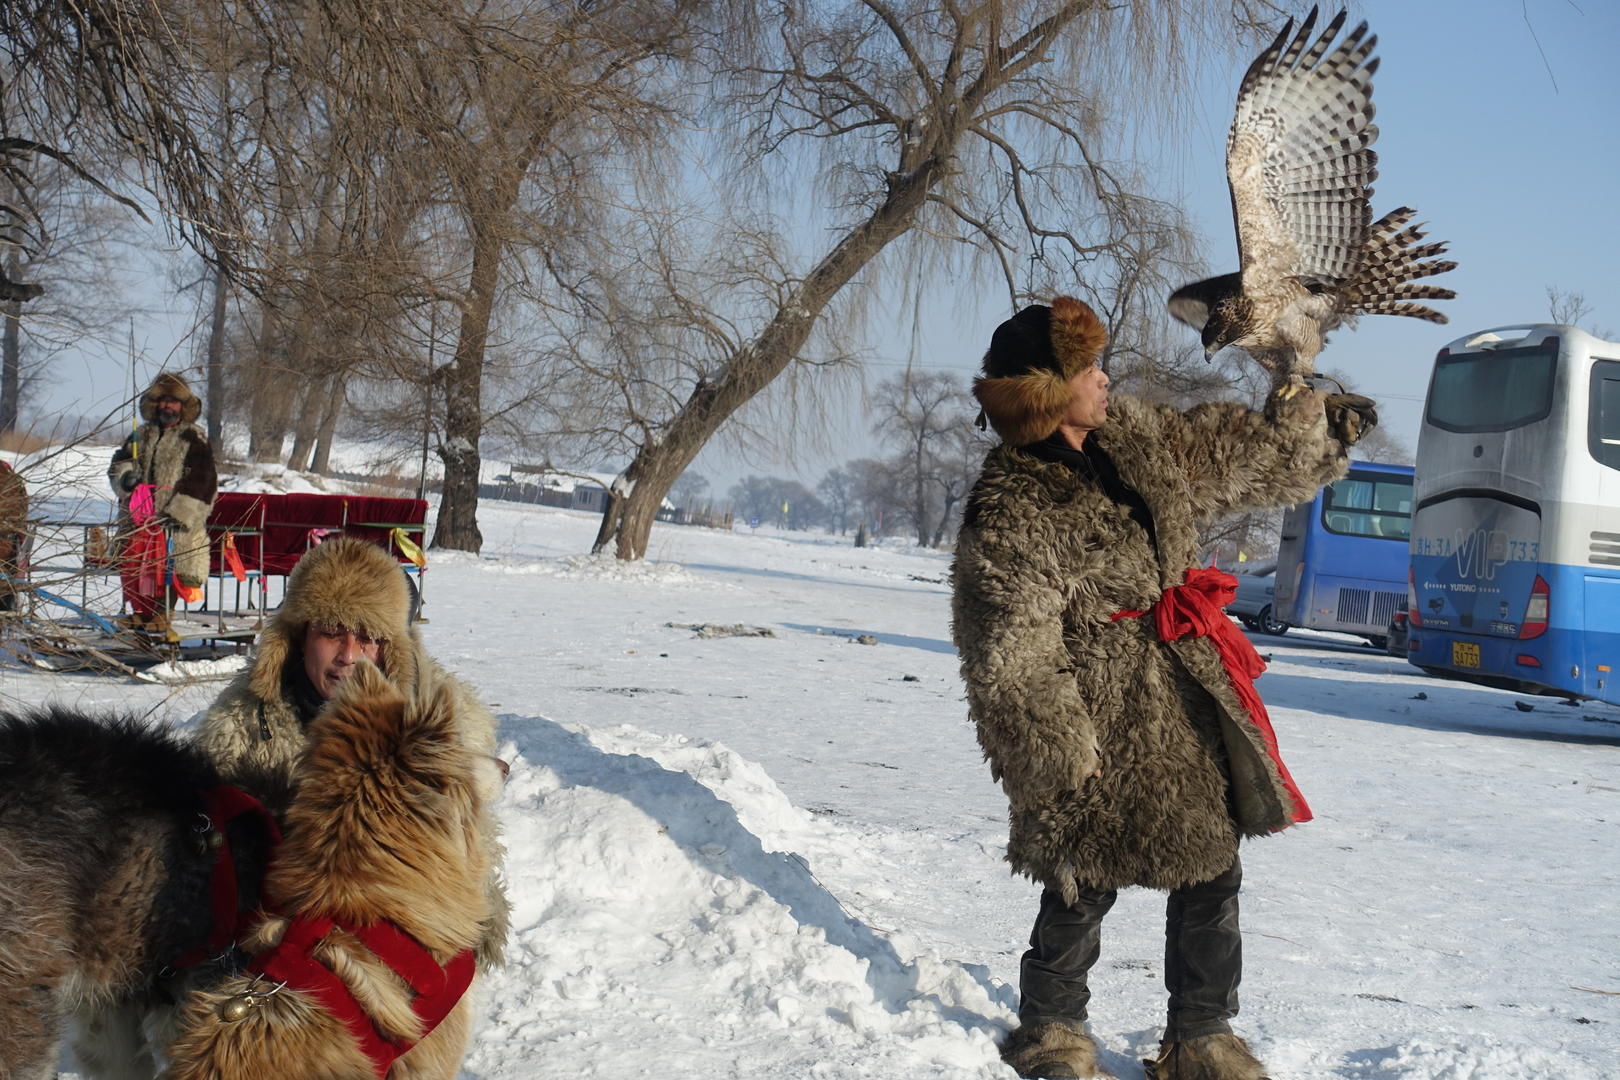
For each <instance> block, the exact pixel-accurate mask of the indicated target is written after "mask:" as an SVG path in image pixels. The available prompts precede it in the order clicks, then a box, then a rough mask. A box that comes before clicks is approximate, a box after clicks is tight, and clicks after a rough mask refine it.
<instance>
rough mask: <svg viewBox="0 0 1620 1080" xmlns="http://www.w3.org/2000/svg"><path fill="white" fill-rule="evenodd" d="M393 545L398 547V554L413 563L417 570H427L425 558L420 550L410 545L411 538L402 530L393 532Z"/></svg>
mask: <svg viewBox="0 0 1620 1080" xmlns="http://www.w3.org/2000/svg"><path fill="white" fill-rule="evenodd" d="M394 543H396V544H398V545H399V552H400V554H401V555H404V556H405V557H406V558H407V559H409V560H411V562H413V563H415V564H416V568H417V569H418V570H426V569H427V556H426V555H425V554H423V552H422V549H421V548H419V547H417V546H416V545H415V544H413V543H411V538H410V536H409V535H407V534H406V532H405V530H404V529H395V530H394Z"/></svg>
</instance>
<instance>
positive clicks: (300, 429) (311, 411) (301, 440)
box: [287, 375, 336, 472]
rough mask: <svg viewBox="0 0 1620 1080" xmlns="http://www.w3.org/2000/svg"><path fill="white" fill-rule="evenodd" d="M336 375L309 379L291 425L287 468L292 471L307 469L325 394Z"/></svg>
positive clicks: (323, 407)
mask: <svg viewBox="0 0 1620 1080" xmlns="http://www.w3.org/2000/svg"><path fill="white" fill-rule="evenodd" d="M335 380H336V376H333V375H323V376H321V377H320V378H318V379H311V380H310V381H309V388H308V390H306V391H305V393H304V396H303V400H302V401H301V402H300V403H299V408H298V422H297V423H296V424H295V425H294V426H293V445H292V451H291V452H290V453H288V455H287V468H289V469H291V470H293V471H294V472H305V471H307V470H308V469H309V457H310V454H312V453H313V452H314V450H315V440H316V437H317V435H318V434H319V432H320V427H321V414H322V413H323V412H324V411H325V409H326V402H327V396H328V395H329V394H331V392H332V383H333V382H334V381H335Z"/></svg>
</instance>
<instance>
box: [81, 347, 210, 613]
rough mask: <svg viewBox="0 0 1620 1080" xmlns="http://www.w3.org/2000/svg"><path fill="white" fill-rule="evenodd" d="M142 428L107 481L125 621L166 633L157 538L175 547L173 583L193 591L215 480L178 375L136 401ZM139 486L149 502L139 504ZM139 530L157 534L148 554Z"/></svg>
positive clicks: (201, 566) (199, 579) (165, 585)
mask: <svg viewBox="0 0 1620 1080" xmlns="http://www.w3.org/2000/svg"><path fill="white" fill-rule="evenodd" d="M140 412H141V420H142V423H141V425H140V426H139V427H137V428H136V429H135V431H134V433H132V434H131V435H130V436H129V438H127V439H125V440H124V443H123V445H122V446H120V447H119V448H118V449H117V450H116V451H115V452H114V453H113V459H112V464H111V465H110V466H109V467H108V469H107V479H108V481H109V482H110V483H111V484H112V489H113V493H114V494H115V495H117V497H118V504H119V509H118V532H119V537H120V545H121V556H122V557H121V562H122V565H121V571H122V576H123V579H124V598H125V599H126V600H127V601H128V602H129V606H130V618H131V622H132V623H133V624H134V625H135V626H136V627H138V628H141V629H145V630H148V631H151V632H153V633H157V634H163V635H166V634H168V633H169V600H168V597H169V582H168V581H167V580H166V576H167V575H166V571H165V565H164V562H165V555H164V552H163V550H162V549H163V546H164V545H163V539H164V537H163V532H164V530H167V532H168V537H169V540H170V541H172V544H173V554H174V576H175V577H176V578H178V579H179V580H180V583H181V584H182V585H185V586H188V587H190V588H197V587H199V586H201V585H202V583H203V582H204V581H205V580H206V579H207V577H208V512H209V511H210V510H211V509H213V505H214V495H215V492H216V491H217V490H218V486H219V479H218V474H217V472H216V470H215V468H214V452H213V450H212V449H211V448H210V447H209V445H208V438H207V436H205V435H204V434H203V432H202V429H201V428H199V427H198V426H197V423H196V421H197V417H198V416H199V415H201V413H202V402H201V401H200V400H199V399H198V397H197V395H196V394H194V393H192V392H191V387H189V386H187V385H186V381H185V380H184V379H182V378H180V376H178V375H174V374H170V373H169V372H164V373H163V374H161V375H159V376H158V377H157V378H155V379H153V380H152V385H151V386H149V387H147V388H146V392H145V393H143V394H142V395H141V400H140ZM143 485H145V490H146V493H147V494H148V495H149V498H139V499H138V498H137V496H138V495H140V494H141V489H142V486H143ZM143 528H150V529H153V530H155V532H152V533H150V534H149V535H151V536H153V537H155V541H156V550H155V551H150V552H149V551H146V550H145V549H144V546H143V544H142V540H143V539H144V536H143V535H142V533H141V531H140V530H142V529H143Z"/></svg>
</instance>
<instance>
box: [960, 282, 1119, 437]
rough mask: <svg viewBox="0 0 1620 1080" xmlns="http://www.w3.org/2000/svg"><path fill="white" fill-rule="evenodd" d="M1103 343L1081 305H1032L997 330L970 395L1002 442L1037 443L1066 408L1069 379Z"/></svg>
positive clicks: (1102, 332)
mask: <svg viewBox="0 0 1620 1080" xmlns="http://www.w3.org/2000/svg"><path fill="white" fill-rule="evenodd" d="M1106 344H1108V331H1107V330H1106V329H1105V328H1104V327H1103V324H1102V320H1101V319H1099V318H1097V313H1096V312H1094V311H1092V310H1091V308H1090V307H1089V306H1088V305H1087V304H1086V303H1085V302H1084V301H1081V300H1076V299H1075V298H1074V297H1072V296H1059V297H1058V298H1056V299H1055V300H1053V301H1052V306H1051V307H1046V306H1045V305H1043V304H1031V305H1030V306H1029V307H1027V308H1024V309H1023V310H1022V311H1020V312H1019V313H1018V314H1016V315H1014V316H1013V317H1012V318H1010V319H1008V320H1007V321H1006V322H1004V323H1002V324H1001V325H1000V326H998V327H996V332H995V333H994V334H993V335H991V337H990V349H989V351H988V352H986V353H985V354H984V374H983V375H981V376H979V377H978V378H977V379H974V380H973V396H974V397H976V398H978V399H979V404H980V405H981V406H983V408H984V415H985V417H986V418H987V419H988V420H989V421H990V426H991V427H993V428H995V429H996V434H997V435H1000V436H1001V438H1002V441H1003V442H1006V443H1009V444H1011V445H1013V446H1027V445H1028V444H1030V443H1032V442H1039V441H1040V440H1042V439H1044V438H1046V437H1047V436H1048V435H1050V434H1052V432H1054V431H1056V430H1057V426H1058V424H1059V422H1060V421H1062V419H1063V413H1064V411H1065V410H1067V409H1068V407H1069V380H1070V379H1072V378H1074V377H1075V376H1076V375H1078V374H1080V373H1081V372H1082V371H1084V370H1086V369H1087V368H1089V367H1091V365H1093V364H1095V363H1096V362H1097V358H1098V357H1100V356H1101V355H1102V351H1103V346H1104V345H1106Z"/></svg>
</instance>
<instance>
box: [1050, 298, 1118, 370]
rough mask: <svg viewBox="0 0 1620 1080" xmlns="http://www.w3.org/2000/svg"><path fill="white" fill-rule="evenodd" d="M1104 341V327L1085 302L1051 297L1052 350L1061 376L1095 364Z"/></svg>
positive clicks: (1105, 335)
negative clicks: (1061, 372)
mask: <svg viewBox="0 0 1620 1080" xmlns="http://www.w3.org/2000/svg"><path fill="white" fill-rule="evenodd" d="M1107 344H1108V330H1107V328H1106V327H1104V326H1103V324H1102V320H1101V319H1099V318H1097V313H1096V312H1095V311H1092V310H1091V306H1090V305H1089V304H1087V303H1085V301H1083V300H1076V299H1075V298H1074V297H1072V296H1060V297H1058V298H1057V299H1056V300H1053V301H1052V353H1053V355H1055V356H1056V357H1057V361H1058V367H1059V368H1060V369H1062V371H1063V376H1064V378H1067V379H1072V378H1074V377H1075V376H1076V375H1078V374H1080V373H1081V372H1082V371H1084V370H1086V369H1087V368H1089V367H1090V366H1091V365H1093V364H1095V363H1096V362H1097V360H1098V358H1099V357H1101V356H1102V351H1103V348H1104V347H1105V346H1107Z"/></svg>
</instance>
